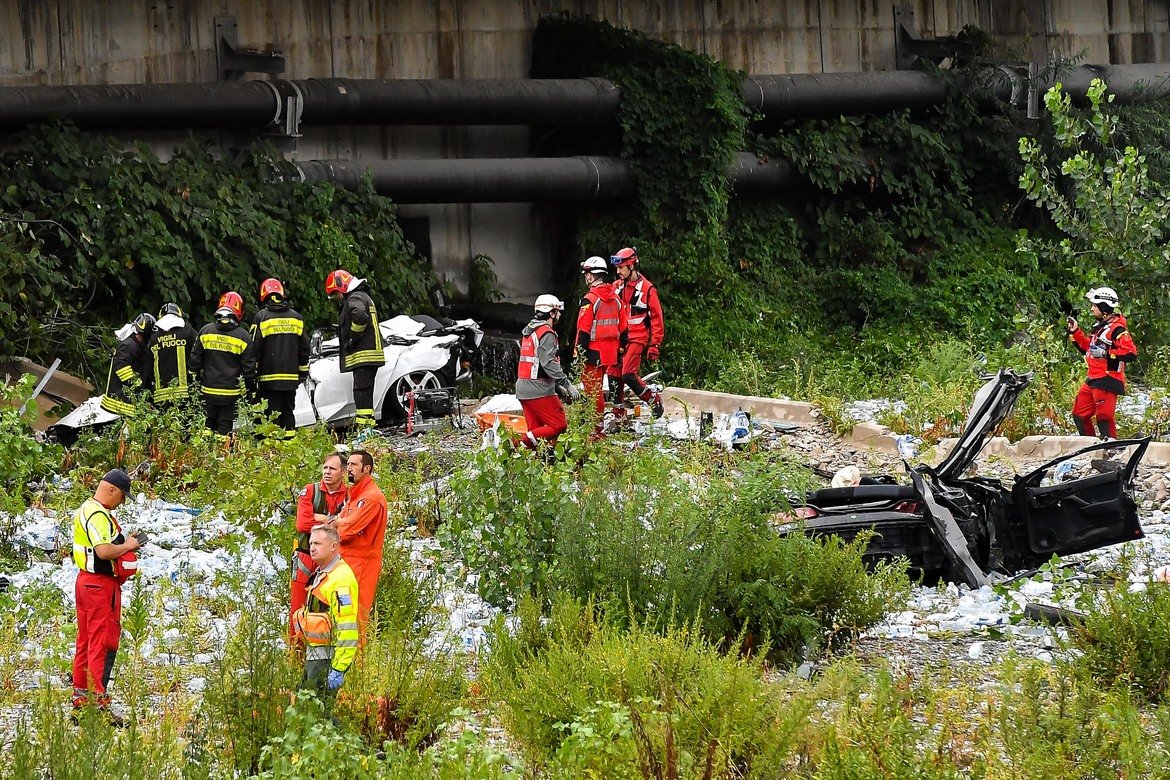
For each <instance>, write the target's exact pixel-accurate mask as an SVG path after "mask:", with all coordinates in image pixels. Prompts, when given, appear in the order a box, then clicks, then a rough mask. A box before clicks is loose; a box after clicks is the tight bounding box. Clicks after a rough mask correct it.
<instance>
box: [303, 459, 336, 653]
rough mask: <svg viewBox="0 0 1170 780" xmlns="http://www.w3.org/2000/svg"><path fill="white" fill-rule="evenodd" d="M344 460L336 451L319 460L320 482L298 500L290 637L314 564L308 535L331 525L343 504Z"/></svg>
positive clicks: (312, 483)
mask: <svg viewBox="0 0 1170 780" xmlns="http://www.w3.org/2000/svg"><path fill="white" fill-rule="evenodd" d="M345 495H346V491H345V461H343V460H342V458H341V456H340V455H339V454H337V453H336V452H331V453H329V454H328V455H326V456H325V460H324V462H322V463H321V481H320V482H310V483H309V484H307V485H305V489H304V490H302V491H301V496H300V498H299V499H297V519H296V524H297V545H296V549H295V550H294V551H293V559H292V587H291V598H290V602H291V607H290V609H289V620H290V624H289V636H290V637H292V636H294V635H295V631H294V630H293V627H292V623H291V620H292V616H293V615H294V614H296V611H297V610H298V609H300V608H301V607H303V606H305V599H306V598H308V591H307V590H306V587H307V586H308V584H309V578H310V577H311V576H312V575H313V569H314V567H315V564H314V563H313V557H312V556H311V555H310V554H309V535H310V534H311V533H312V531H313V527H314V526H317V525H321V524H327V525H329V524H332V523H334V522H335V521H336V520H337V516H338V514H340V512H341V505H342V504H344V503H345Z"/></svg>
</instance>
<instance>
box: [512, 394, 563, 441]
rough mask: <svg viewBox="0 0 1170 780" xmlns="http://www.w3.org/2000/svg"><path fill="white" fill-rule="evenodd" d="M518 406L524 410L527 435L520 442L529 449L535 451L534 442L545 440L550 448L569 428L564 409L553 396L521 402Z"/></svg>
mask: <svg viewBox="0 0 1170 780" xmlns="http://www.w3.org/2000/svg"><path fill="white" fill-rule="evenodd" d="M520 406H521V408H523V409H524V422H525V423H527V425H528V433H529V435H528V436H525V437H524V438H523V439H521V441H522V442H524V446H525V447H528V448H529V449H536V441H534V440H547V441H548V443H549V445H550V446H551V445H553V444H556V443H557V437H558V436H560V435H561V434H562V433H564V432H565V430H566V429H567V428H568V427H569V421H568V420H567V419H565V407H564V406H562V405H561V399H560V398H557V397H556V396H555V395H546V396H544V397H543V398H531V399H529V400H527V401H521V402H520Z"/></svg>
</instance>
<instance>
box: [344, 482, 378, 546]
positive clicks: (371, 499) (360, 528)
mask: <svg viewBox="0 0 1170 780" xmlns="http://www.w3.org/2000/svg"><path fill="white" fill-rule="evenodd" d="M387 514H388V509H387V506H386V496H384V495H382V489H381V488H379V487H378V485H377V483H375V482H374V480H373V478H372V477H370V476H365V477H363V478H362V479H361V480H360V481H359V482H358V483H357V484H356V485H353V486H352V487H350V489H349V498H347V499H346V501H345V506H344V507H342V508H341V514H340V515H338V517H337V531H338V533H340V534H341V552H342V554H343V555H344V556H345V557H346V559H347V560H348V559H350V558H364V559H377V560H379V561H380V560H381V559H382V542H383V540H384V539H385V538H386V516H387Z"/></svg>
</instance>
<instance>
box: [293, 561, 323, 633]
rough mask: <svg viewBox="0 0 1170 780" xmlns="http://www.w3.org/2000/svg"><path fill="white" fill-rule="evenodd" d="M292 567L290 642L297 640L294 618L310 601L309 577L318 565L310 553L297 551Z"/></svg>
mask: <svg viewBox="0 0 1170 780" xmlns="http://www.w3.org/2000/svg"><path fill="white" fill-rule="evenodd" d="M298 562H299V564H298ZM292 566H293V573H292V584H291V586H290V589H289V610H288V637H289V640H290V641H292V640H295V639H296V633H297V632H296V631H294V630H293V625H292V616H293V615H294V614H296V611H297V610H298V609H300V608H301V607H303V606H305V602H306V601H308V600H309V591H308V590H307V589H306V588H305V586H306V585H308V584H309V576H310V575H311V574H312V573H313V570H314V569H316V568H317V564H315V563H313V559H312V558H310V557H309V554H308V553H304V552H301V551H300V550H296V551H294V552H293V561H292ZM302 567H303V568H302Z"/></svg>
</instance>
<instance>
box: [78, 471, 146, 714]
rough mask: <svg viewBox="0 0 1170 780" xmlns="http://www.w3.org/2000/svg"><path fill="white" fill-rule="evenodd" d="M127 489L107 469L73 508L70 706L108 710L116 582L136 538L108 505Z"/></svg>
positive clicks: (126, 482) (128, 567)
mask: <svg viewBox="0 0 1170 780" xmlns="http://www.w3.org/2000/svg"><path fill="white" fill-rule="evenodd" d="M129 494H130V477H129V475H127V474H126V472H125V471H122V470H121V469H113V470H111V471H109V472H107V473H106V475H105V476H104V477H102V480H101V482H99V483H98V486H97V490H96V491H95V492H94V494H93V497H92V498H89V499H87V500H86V501H85V503H83V504H82V505H81V506H80V507H78V509H77V511H75V512H74V513H73V562H74V563H75V564H77V569H78V572H77V580H76V582H75V584H74V595H75V597H76V603H77V643H76V645H75V648H74V651H73V709H74V711H75V712H76V710H79V709H81V708H82V707H86V706H95V707H98V708H99V709H101V710H103V711H104V712H105V713H106V714H107V715H108V716H109V718H110V719H111V720H113V721H114V722H115V723H118V722H119V718H118V717H117V716H116V715H113V714H112V713H110V712H109V706H110V694H109V692H108V688H109V685H110V674H111V673H112V672H113V669H114V659H115V657H116V656H117V654H118V642H119V639H120V637H121V633H122V583H123V582H124V581H125V580H126V579H128V578H129V576H130V575H131V574H133V573H134V572H135V571H136V570H137V557H136V556H135V554H134V550H137V549H138V547H139V537H135V536H133V535H131V536H126V535H124V534H123V533H122V528H121V526H119V525H118V521H117V520H115V519H114V515H113V514H112V513H113V510H115V509H117V508H118V507H119V506H121V505H122V502H123V501H125V500H126V496H127V495H129Z"/></svg>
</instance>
